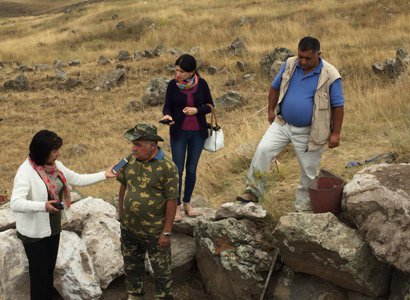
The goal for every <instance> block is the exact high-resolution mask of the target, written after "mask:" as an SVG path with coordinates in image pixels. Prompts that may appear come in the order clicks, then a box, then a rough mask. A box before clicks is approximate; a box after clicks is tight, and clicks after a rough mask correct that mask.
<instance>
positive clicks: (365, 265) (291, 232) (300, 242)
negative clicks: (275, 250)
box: [274, 213, 391, 296]
mask: <svg viewBox="0 0 410 300" xmlns="http://www.w3.org/2000/svg"><path fill="white" fill-rule="evenodd" d="M274 237H275V239H276V241H277V246H278V247H279V249H280V254H281V256H282V259H283V260H284V262H285V263H286V265H287V266H288V267H290V268H291V269H292V270H293V271H294V272H303V273H307V274H312V275H316V276H318V277H320V278H323V279H325V280H327V281H329V282H331V283H334V284H336V285H338V286H341V287H344V288H346V289H350V290H353V291H357V292H360V293H363V294H365V295H369V296H379V295H384V294H386V293H387V288H388V283H389V278H390V274H391V271H390V268H389V266H388V265H386V264H383V263H381V262H380V261H378V260H377V259H376V258H375V257H374V255H373V254H372V252H371V250H370V248H369V246H368V245H366V243H365V241H364V239H363V238H362V236H361V235H360V234H359V232H358V231H357V230H354V229H352V228H350V227H348V226H346V225H345V224H343V223H341V222H340V221H339V220H338V219H337V218H336V217H335V216H334V215H333V214H331V213H323V214H309V213H290V214H288V215H286V216H283V217H281V218H280V220H279V223H278V225H277V226H276V228H275V230H274Z"/></svg>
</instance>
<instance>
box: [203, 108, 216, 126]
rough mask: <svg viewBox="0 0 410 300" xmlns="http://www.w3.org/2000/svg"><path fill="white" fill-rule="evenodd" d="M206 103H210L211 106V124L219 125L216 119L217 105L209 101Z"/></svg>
mask: <svg viewBox="0 0 410 300" xmlns="http://www.w3.org/2000/svg"><path fill="white" fill-rule="evenodd" d="M206 105H208V106H209V107H210V108H211V126H212V127H218V121H217V119H216V112H215V111H216V110H215V107H214V106H213V105H212V104H209V103H207V104H206Z"/></svg>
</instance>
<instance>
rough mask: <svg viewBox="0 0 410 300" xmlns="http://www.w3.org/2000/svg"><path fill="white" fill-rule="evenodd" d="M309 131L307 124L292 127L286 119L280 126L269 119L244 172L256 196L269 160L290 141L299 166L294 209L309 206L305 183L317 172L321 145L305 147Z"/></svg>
mask: <svg viewBox="0 0 410 300" xmlns="http://www.w3.org/2000/svg"><path fill="white" fill-rule="evenodd" d="M309 134H310V126H308V127H295V126H292V125H290V124H287V123H285V125H283V126H281V125H279V124H278V123H275V122H272V124H271V125H270V126H269V128H268V129H267V130H266V132H265V134H264V136H263V137H262V139H261V141H260V142H259V145H258V147H257V149H256V152H255V155H254V157H253V159H252V163H251V166H250V168H249V170H248V173H247V175H246V185H247V190H250V191H251V192H252V193H254V194H255V195H256V196H257V197H258V198H263V195H264V192H265V188H266V183H267V179H268V174H269V171H270V163H271V161H272V160H273V159H274V158H275V157H276V155H278V154H279V153H280V152H281V151H282V150H283V149H284V148H285V147H286V146H287V145H288V144H289V143H292V145H293V148H294V149H295V153H296V157H297V159H298V161H299V166H300V170H301V175H300V182H299V186H298V187H297V189H296V197H295V208H296V210H297V211H304V210H311V209H312V208H311V205H310V199H309V193H308V186H309V185H310V183H311V182H312V181H313V180H314V179H315V177H316V175H317V174H318V172H319V166H320V161H321V159H322V153H323V149H324V147H321V148H320V149H318V150H315V151H307V144H308V139H309Z"/></svg>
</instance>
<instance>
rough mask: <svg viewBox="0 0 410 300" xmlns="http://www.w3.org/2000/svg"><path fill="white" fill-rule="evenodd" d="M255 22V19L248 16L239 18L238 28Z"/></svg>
mask: <svg viewBox="0 0 410 300" xmlns="http://www.w3.org/2000/svg"><path fill="white" fill-rule="evenodd" d="M254 22H255V19H254V18H252V17H249V16H241V18H240V20H239V26H244V25H248V24H252V23H254Z"/></svg>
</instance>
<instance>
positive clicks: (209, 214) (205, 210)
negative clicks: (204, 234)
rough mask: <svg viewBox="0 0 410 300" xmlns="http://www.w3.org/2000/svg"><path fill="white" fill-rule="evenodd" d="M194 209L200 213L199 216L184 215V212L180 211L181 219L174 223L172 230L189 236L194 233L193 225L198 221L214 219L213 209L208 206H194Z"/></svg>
mask: <svg viewBox="0 0 410 300" xmlns="http://www.w3.org/2000/svg"><path fill="white" fill-rule="evenodd" d="M195 211H196V212H198V213H200V214H201V216H198V217H196V218H190V217H188V216H186V214H185V212H181V216H182V219H181V221H179V222H176V223H174V226H173V230H174V231H177V232H182V233H185V234H188V235H190V236H193V235H194V230H195V226H196V225H197V224H198V222H200V221H201V222H206V221H214V220H215V211H216V210H215V209H214V208H209V207H195Z"/></svg>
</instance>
